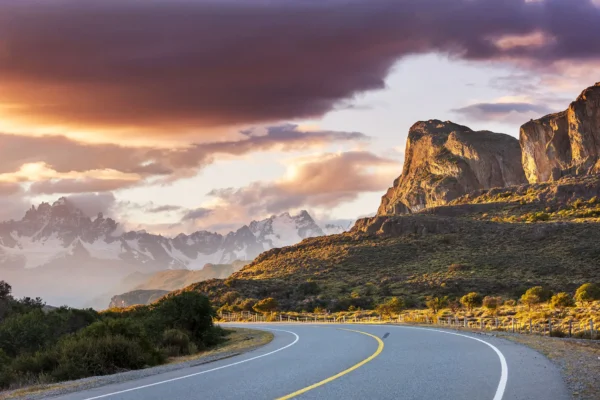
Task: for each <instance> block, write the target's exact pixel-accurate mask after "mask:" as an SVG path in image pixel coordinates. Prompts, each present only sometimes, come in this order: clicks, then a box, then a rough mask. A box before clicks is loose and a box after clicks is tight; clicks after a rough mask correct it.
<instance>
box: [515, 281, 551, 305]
mask: <svg viewBox="0 0 600 400" xmlns="http://www.w3.org/2000/svg"><path fill="white" fill-rule="evenodd" d="M551 296H552V292H550V291H549V290H546V289H544V288H543V287H541V286H534V287H532V288H530V289H527V291H526V292H525V294H523V296H521V303H523V304H525V305H526V306H527V307H528V308H529V309H530V310H531V307H532V306H535V305H538V304H540V303H543V302H545V301H548V300H549V299H550V297H551Z"/></svg>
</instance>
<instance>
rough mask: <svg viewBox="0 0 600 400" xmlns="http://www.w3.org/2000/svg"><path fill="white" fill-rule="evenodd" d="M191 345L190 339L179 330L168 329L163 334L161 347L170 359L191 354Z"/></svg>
mask: <svg viewBox="0 0 600 400" xmlns="http://www.w3.org/2000/svg"><path fill="white" fill-rule="evenodd" d="M190 344H192V343H190V337H189V336H188V335H187V334H186V333H185V332H182V331H180V330H179V329H168V330H166V331H164V332H163V338H162V343H161V347H162V348H163V349H164V351H165V353H166V354H167V355H168V356H169V357H179V356H183V355H187V354H190V353H191V351H190V350H191V349H190ZM196 349H197V348H196Z"/></svg>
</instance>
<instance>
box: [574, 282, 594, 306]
mask: <svg viewBox="0 0 600 400" xmlns="http://www.w3.org/2000/svg"><path fill="white" fill-rule="evenodd" d="M575 300H577V301H578V302H580V303H581V305H583V304H584V303H588V304H590V303H591V302H592V301H594V300H600V286H598V285H595V284H593V283H584V284H583V285H581V286H579V288H578V289H577V291H576V292H575Z"/></svg>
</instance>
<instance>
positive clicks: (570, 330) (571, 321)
mask: <svg viewBox="0 0 600 400" xmlns="http://www.w3.org/2000/svg"><path fill="white" fill-rule="evenodd" d="M572 334H573V320H572V319H571V320H569V337H571V335H572Z"/></svg>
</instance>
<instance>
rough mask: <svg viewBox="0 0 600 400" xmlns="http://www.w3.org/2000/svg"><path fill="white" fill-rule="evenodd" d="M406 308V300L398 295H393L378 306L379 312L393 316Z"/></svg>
mask: <svg viewBox="0 0 600 400" xmlns="http://www.w3.org/2000/svg"><path fill="white" fill-rule="evenodd" d="M402 308H404V301H403V300H402V299H401V298H398V297H392V298H391V299H389V300H387V301H386V302H384V303H381V304H379V305H378V306H377V312H378V313H379V314H380V315H382V316H386V315H388V316H390V317H391V316H392V314H398V313H399V312H400V311H402Z"/></svg>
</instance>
